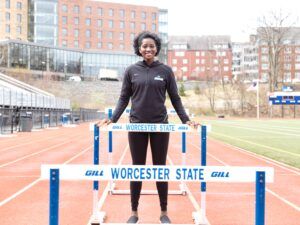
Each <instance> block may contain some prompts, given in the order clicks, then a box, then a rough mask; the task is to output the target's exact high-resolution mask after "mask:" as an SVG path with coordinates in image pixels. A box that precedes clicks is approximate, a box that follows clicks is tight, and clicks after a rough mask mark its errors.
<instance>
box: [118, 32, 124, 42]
mask: <svg viewBox="0 0 300 225" xmlns="http://www.w3.org/2000/svg"><path fill="white" fill-rule="evenodd" d="M124 39H125V33H123V32H121V33H120V34H119V40H120V41H124Z"/></svg>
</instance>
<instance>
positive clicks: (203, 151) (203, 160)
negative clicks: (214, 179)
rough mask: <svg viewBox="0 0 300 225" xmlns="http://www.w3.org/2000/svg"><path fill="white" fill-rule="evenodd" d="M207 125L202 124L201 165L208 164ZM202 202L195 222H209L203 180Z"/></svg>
mask: <svg viewBox="0 0 300 225" xmlns="http://www.w3.org/2000/svg"><path fill="white" fill-rule="evenodd" d="M206 144H207V140H206V126H201V166H206V147H207V145H206ZM200 190H201V202H200V210H201V211H200V213H199V212H194V213H193V219H194V222H195V224H199V225H200V224H201V225H202V224H203V225H204V224H208V222H207V219H206V182H201V188H200Z"/></svg>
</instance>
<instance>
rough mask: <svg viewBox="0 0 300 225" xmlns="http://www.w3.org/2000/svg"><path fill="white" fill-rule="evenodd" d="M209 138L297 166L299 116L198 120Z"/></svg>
mask: <svg viewBox="0 0 300 225" xmlns="http://www.w3.org/2000/svg"><path fill="white" fill-rule="evenodd" d="M201 123H203V124H211V126H212V130H211V132H210V133H209V134H208V135H209V137H210V138H213V139H217V140H220V141H222V142H226V143H228V144H230V145H234V146H236V147H239V148H242V149H246V150H249V151H251V152H254V153H257V154H259V155H262V156H266V157H268V158H271V159H274V160H276V161H279V162H283V163H285V164H288V165H291V166H293V167H297V168H300V120H263V119H261V120H254V119H252V120H204V121H203V120H201Z"/></svg>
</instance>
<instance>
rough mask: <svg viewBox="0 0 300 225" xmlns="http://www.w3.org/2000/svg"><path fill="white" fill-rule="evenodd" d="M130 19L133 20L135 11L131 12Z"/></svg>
mask: <svg viewBox="0 0 300 225" xmlns="http://www.w3.org/2000/svg"><path fill="white" fill-rule="evenodd" d="M130 15H131V19H135V11H131V14H130Z"/></svg>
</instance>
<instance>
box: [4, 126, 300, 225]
mask: <svg viewBox="0 0 300 225" xmlns="http://www.w3.org/2000/svg"><path fill="white" fill-rule="evenodd" d="M113 139H114V142H113V149H114V152H113V163H114V164H117V163H122V164H130V155H129V151H128V146H127V141H126V139H127V135H126V134H124V133H116V134H114V137H113ZM180 140H181V138H180V135H179V134H178V135H176V134H175V135H173V134H172V136H171V140H170V147H169V163H174V164H181V153H180V150H181V141H180ZM100 141H101V146H100V163H107V158H108V156H107V134H100ZM199 142H200V139H199V137H198V136H197V135H196V134H191V135H188V137H187V164H189V165H199V162H200V150H199ZM92 144H93V134H92V132H89V131H88V124H81V125H79V126H77V127H73V128H70V127H69V128H67V127H60V128H59V129H44V130H42V131H40V132H31V133H18V134H16V135H15V137H0V224H1V225H12V224H18V225H42V224H43V225H44V224H48V216H49V215H48V207H49V206H48V204H49V182H48V181H42V180H40V179H39V176H40V165H41V164H63V163H65V164H92V163H93V146H92ZM207 146H208V155H207V162H208V165H224V166H226V165H230V166H271V167H274V169H275V182H274V183H273V184H267V192H266V224H267V225H298V224H299V219H300V198H299V196H300V170H299V169H295V168H291V167H288V166H286V165H282V164H279V163H277V162H274V161H271V160H268V159H265V158H262V157H259V156H257V155H254V154H252V153H248V152H246V151H244V150H242V149H238V148H236V147H233V146H229V145H226V144H223V143H221V142H218V141H215V140H212V139H209V140H208V145H207ZM121 156H123V157H121ZM148 156H149V160H148V162H149V164H151V160H150V157H151V155H150V154H149V155H148ZM106 186H107V182H106V183H101V184H100V192H99V198H100V197H101V196H102V197H103V196H104V195H103V193H105V188H106ZM128 186H129V184H128V183H126V182H117V183H116V187H117V188H120V189H128ZM169 186H170V189H172V190H173V189H175V190H176V189H178V183H170V185H169ZM143 189H155V184H153V183H149V182H144V184H143ZM188 189H189V191H190V195H189V196H190V197H188V196H175V195H170V196H169V207H168V208H169V215H170V218H171V220H172V222H173V223H177V224H178V223H193V221H192V218H191V214H192V212H193V211H195V210H197V209H198V207H199V206H198V205H197V204H198V203H200V192H199V190H200V187H199V184H197V183H188ZM254 192H255V185H254V184H232V183H230V184H225V183H208V184H207V217H208V220H209V223H210V224H211V225H248V224H249V225H250V224H251V225H253V224H254V198H255V195H254ZM129 202H130V198H129V196H128V195H107V196H106V198H105V201H103V202H102V203H100V207H101V210H103V211H105V212H106V213H107V220H106V222H119V223H120V222H121V223H122V222H125V221H126V219H127V218H128V215H129V212H130V204H129ZM192 202H194V204H192ZM91 213H92V182H85V181H72V182H70V181H68V182H66V181H64V182H61V187H60V224H62V225H82V224H84V225H86V224H87V223H88V221H89V218H90V216H91ZM139 214H140V223H157V222H158V217H159V201H158V196H155V195H150V196H149V195H142V196H141V200H140V207H139Z"/></svg>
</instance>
